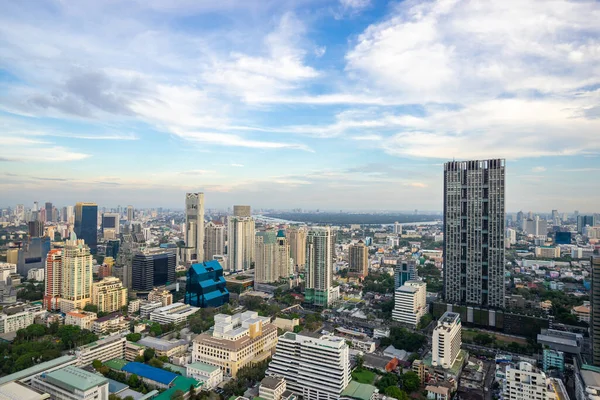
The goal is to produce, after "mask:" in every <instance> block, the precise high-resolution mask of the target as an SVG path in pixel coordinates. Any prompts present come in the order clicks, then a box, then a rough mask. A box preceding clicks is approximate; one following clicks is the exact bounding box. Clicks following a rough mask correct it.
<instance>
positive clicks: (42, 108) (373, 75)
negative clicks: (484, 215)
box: [0, 0, 600, 211]
mask: <svg viewBox="0 0 600 400" xmlns="http://www.w3.org/2000/svg"><path fill="white" fill-rule="evenodd" d="M0 3H1V7H2V12H1V13H0V206H8V205H14V204H16V203H26V204H28V205H30V204H32V202H33V201H34V200H37V201H53V202H54V203H56V204H59V205H62V204H72V203H74V202H75V201H96V202H98V203H99V204H100V205H105V206H109V207H110V206H116V205H118V204H120V205H126V204H134V205H136V206H138V207H151V206H163V207H182V205H183V201H184V193H185V192H186V191H204V192H205V196H206V202H207V206H208V207H227V206H230V205H232V204H234V203H238V204H239V203H247V204H251V205H253V206H254V207H255V208H260V207H275V208H285V209H290V208H297V207H300V208H317V207H319V208H322V209H354V210H375V209H388V210H410V209H415V208H417V209H419V210H440V209H441V208H442V204H441V201H442V192H441V191H442V163H443V162H444V161H447V160H451V159H453V158H455V159H472V158H497V157H502V158H506V159H507V187H508V189H507V207H508V209H509V211H518V210H520V209H523V210H525V211H528V210H534V211H546V210H547V211H549V210H550V209H552V208H558V209H559V210H560V211H573V210H575V209H578V210H581V211H599V209H598V201H597V199H598V198H599V197H600V185H598V176H599V172H600V24H599V23H598V21H600V3H598V2H594V1H585V0H574V1H566V0H539V1H533V0H532V1H530V0H507V1H487V0H481V1H475V0H472V1H467V0H439V1H416V0H415V1H412V0H406V1H401V2H397V1H381V0H295V1H291V0H290V1H286V0H239V1H238V0H219V1H214V0H137V1H121V0H77V1H67V0H46V1H41V0H31V1H28V0H20V1H9V0H0Z"/></svg>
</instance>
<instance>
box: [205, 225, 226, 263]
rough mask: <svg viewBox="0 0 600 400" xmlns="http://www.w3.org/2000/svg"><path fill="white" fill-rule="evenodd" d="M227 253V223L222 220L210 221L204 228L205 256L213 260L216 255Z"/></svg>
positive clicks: (208, 259)
mask: <svg viewBox="0 0 600 400" xmlns="http://www.w3.org/2000/svg"><path fill="white" fill-rule="evenodd" d="M224 254H225V225H223V223H222V222H220V221H210V222H209V223H208V224H206V227H205V228H204V258H205V259H206V260H207V261H210V260H213V259H214V256H222V255H224Z"/></svg>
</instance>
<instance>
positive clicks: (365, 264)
mask: <svg viewBox="0 0 600 400" xmlns="http://www.w3.org/2000/svg"><path fill="white" fill-rule="evenodd" d="M368 273H369V249H368V247H367V246H365V243H364V242H363V241H362V240H359V241H358V243H356V244H351V245H350V246H349V247H348V275H349V276H354V277H357V278H364V277H365V276H367V275H368Z"/></svg>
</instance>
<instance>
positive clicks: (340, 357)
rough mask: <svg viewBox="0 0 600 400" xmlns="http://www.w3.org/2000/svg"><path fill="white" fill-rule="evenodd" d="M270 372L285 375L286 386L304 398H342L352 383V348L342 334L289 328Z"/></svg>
mask: <svg viewBox="0 0 600 400" xmlns="http://www.w3.org/2000/svg"><path fill="white" fill-rule="evenodd" d="M267 375H268V376H275V377H282V378H284V379H285V381H286V384H287V389H288V390H291V391H292V392H293V393H295V394H296V395H298V396H302V397H303V398H304V399H305V400H323V399H329V400H333V399H339V398H340V397H341V395H342V392H343V391H344V389H346V387H347V386H348V384H349V383H350V350H349V347H348V345H347V344H346V341H345V339H343V338H338V337H335V336H320V337H312V336H305V335H300V334H296V333H292V332H286V333H284V334H283V335H281V336H280V337H279V341H278V343H277V350H276V352H275V355H274V356H273V359H272V361H271V363H270V364H269V368H268V369H267Z"/></svg>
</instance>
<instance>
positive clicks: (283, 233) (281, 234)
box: [277, 229, 285, 237]
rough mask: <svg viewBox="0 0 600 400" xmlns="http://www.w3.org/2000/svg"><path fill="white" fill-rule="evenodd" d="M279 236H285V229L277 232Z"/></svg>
mask: <svg viewBox="0 0 600 400" xmlns="http://www.w3.org/2000/svg"><path fill="white" fill-rule="evenodd" d="M277 237H285V231H284V230H283V229H280V230H279V231H278V232H277Z"/></svg>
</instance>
